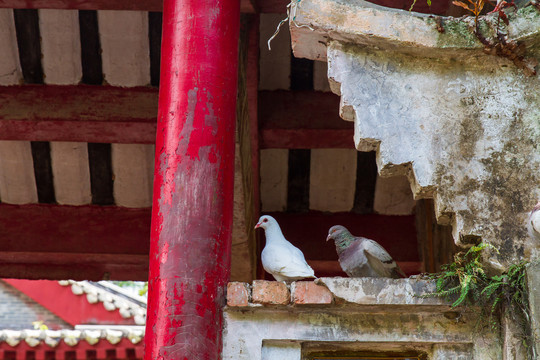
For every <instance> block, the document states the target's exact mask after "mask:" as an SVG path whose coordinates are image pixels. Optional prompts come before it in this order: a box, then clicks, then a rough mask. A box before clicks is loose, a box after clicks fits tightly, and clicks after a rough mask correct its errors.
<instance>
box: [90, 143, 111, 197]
mask: <svg viewBox="0 0 540 360" xmlns="http://www.w3.org/2000/svg"><path fill="white" fill-rule="evenodd" d="M88 165H89V167H90V186H91V190H92V204H94V205H113V204H114V195H113V183H114V180H113V173H112V160H111V144H102V143H88Z"/></svg>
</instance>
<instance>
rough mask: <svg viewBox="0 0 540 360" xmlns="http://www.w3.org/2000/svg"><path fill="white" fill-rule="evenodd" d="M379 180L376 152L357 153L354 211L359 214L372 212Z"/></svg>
mask: <svg viewBox="0 0 540 360" xmlns="http://www.w3.org/2000/svg"><path fill="white" fill-rule="evenodd" d="M376 182H377V163H376V160H375V152H374V151H371V152H362V151H359V152H358V154H357V161H356V190H355V192H354V205H353V209H352V211H353V212H355V213H358V214H371V213H372V212H373V204H374V201H375V185H376Z"/></svg>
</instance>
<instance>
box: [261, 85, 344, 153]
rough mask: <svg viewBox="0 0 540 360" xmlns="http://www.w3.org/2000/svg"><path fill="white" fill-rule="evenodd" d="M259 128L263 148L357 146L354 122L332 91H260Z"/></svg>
mask: <svg viewBox="0 0 540 360" xmlns="http://www.w3.org/2000/svg"><path fill="white" fill-rule="evenodd" d="M259 128H260V130H259V132H260V147H261V148H262V149H271V148H274V149H321V148H328V149H331V148H345V149H352V148H354V141H353V135H354V125H353V123H352V122H349V121H344V120H342V119H341V118H340V117H339V96H337V95H335V94H333V93H329V92H321V91H285V90H278V91H259Z"/></svg>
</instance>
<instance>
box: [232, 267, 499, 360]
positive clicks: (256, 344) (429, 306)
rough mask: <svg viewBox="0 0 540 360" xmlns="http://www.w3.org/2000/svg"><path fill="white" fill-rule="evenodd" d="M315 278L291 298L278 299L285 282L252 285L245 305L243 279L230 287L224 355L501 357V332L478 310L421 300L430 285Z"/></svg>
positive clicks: (294, 288) (252, 359) (278, 359)
mask: <svg viewBox="0 0 540 360" xmlns="http://www.w3.org/2000/svg"><path fill="white" fill-rule="evenodd" d="M319 283H320V284H324V285H325V286H327V287H328V290H326V289H325V288H324V287H322V286H317V285H316V284H314V283H312V282H298V283H293V284H292V285H291V291H290V295H289V301H279V302H276V301H275V299H276V298H281V297H282V294H281V293H285V294H289V292H288V290H287V289H286V288H285V285H284V284H283V283H276V282H265V281H258V282H254V284H253V298H252V299H251V302H250V301H247V300H248V299H244V300H245V301H238V300H239V298H240V297H246V296H248V292H246V289H249V286H248V285H247V284H240V283H234V284H231V285H230V286H229V289H228V294H227V297H228V303H229V305H231V306H229V307H227V308H226V309H225V313H224V316H225V328H224V331H223V341H224V345H223V359H231V360H233V359H234V360H243V359H246V360H247V359H249V360H301V359H303V358H304V357H305V356H306V355H307V354H309V353H312V352H320V351H327V352H328V351H346V352H348V353H354V354H357V355H358V354H359V353H361V352H369V351H371V352H373V351H378V352H390V351H393V352H400V353H406V352H410V351H417V352H421V353H425V354H427V355H428V358H429V359H434V360H439V359H441V360H442V359H462V360H467V359H475V360H483V359H493V360H495V359H502V352H501V340H500V338H499V334H498V332H497V331H491V330H490V327H489V326H482V324H481V323H478V320H479V318H478V311H474V310H472V311H470V310H469V311H465V310H464V309H450V307H449V304H448V303H446V302H444V301H443V300H441V299H439V298H434V297H430V298H424V297H422V295H424V294H426V293H429V292H432V291H433V289H434V284H433V283H432V282H428V281H423V280H414V279H406V280H405V279H404V280H395V279H368V278H356V279H350V278H321V279H320V282H319ZM277 285H282V286H277ZM317 288H322V289H317ZM272 291H273V292H278V293H279V294H276V293H271V292H272ZM328 291H330V294H331V296H332V297H333V301H329V299H328V297H327V295H328ZM255 297H256V299H255ZM319 298H324V300H323V301H318V300H321V299H319Z"/></svg>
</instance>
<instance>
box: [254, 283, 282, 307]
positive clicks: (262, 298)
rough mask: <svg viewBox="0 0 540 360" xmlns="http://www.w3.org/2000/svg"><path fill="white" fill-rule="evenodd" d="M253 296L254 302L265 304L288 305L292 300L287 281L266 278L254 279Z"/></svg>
mask: <svg viewBox="0 0 540 360" xmlns="http://www.w3.org/2000/svg"><path fill="white" fill-rule="evenodd" d="M252 298H253V303H255V304H263V305H287V304H289V302H290V301H291V295H290V293H289V289H288V288H287V285H285V283H283V282H278V281H266V280H255V281H253V292H252Z"/></svg>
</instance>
